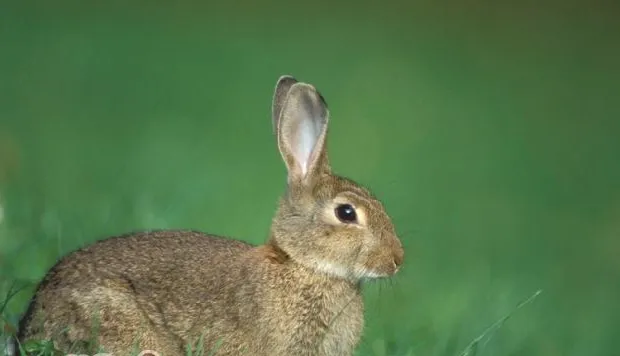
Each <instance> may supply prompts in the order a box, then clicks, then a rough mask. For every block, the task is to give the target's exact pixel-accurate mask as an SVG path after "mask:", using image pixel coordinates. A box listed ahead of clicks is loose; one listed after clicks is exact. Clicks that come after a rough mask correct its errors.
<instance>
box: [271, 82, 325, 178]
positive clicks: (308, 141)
mask: <svg viewBox="0 0 620 356" xmlns="http://www.w3.org/2000/svg"><path fill="white" fill-rule="evenodd" d="M288 83H290V82H288ZM286 84H287V82H286V81H285V82H283V87H282V88H284V87H286ZM283 90H284V89H283ZM279 110H280V115H279V119H278V122H277V128H276V132H277V134H276V138H277V140H278V148H279V149H280V153H281V154H282V158H283V159H284V163H285V164H286V167H287V169H288V181H289V184H302V185H307V184H308V183H310V182H312V180H313V178H315V177H317V176H318V175H320V174H321V173H329V172H330V171H331V169H330V167H329V163H328V159H327V151H326V145H325V143H326V137H327V122H328V120H329V110H328V109H327V104H326V103H325V101H324V99H323V97H322V96H321V94H319V92H318V91H317V90H316V89H315V88H314V86H312V85H310V84H306V83H300V82H298V83H294V84H292V85H291V86H290V88H289V89H288V94H287V95H286V96H285V99H284V101H283V102H281V106H279Z"/></svg>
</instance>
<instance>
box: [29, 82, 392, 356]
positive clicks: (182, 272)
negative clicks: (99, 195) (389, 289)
mask: <svg viewBox="0 0 620 356" xmlns="http://www.w3.org/2000/svg"><path fill="white" fill-rule="evenodd" d="M328 117H329V115H328V110H327V105H326V104H325V102H324V100H323V98H322V97H321V96H320V94H319V93H318V92H317V91H316V90H315V89H314V87H312V86H311V85H308V84H305V83H298V82H297V81H296V80H295V79H293V78H292V77H288V76H285V77H282V78H281V79H280V80H279V81H278V85H277V86H276V91H275V94H274V102H273V123H274V128H275V131H276V139H277V142H278V147H279V149H280V152H281V153H282V157H283V160H284V162H285V164H286V166H287V168H288V172H289V175H288V190H287V192H286V194H285V195H284V196H283V197H282V198H281V200H280V203H279V206H278V209H277V211H276V214H275V217H274V219H273V223H272V229H271V236H270V238H269V239H268V241H267V242H266V243H265V244H264V245H262V246H253V245H250V244H247V243H245V242H241V241H238V240H233V239H227V238H223V237H218V236H213V235H206V234H203V233H201V232H195V231H152V232H137V233H132V234H128V235H124V236H118V237H112V238H108V239H106V240H102V241H99V242H96V243H94V244H92V245H90V246H87V247H84V248H82V249H80V250H78V251H75V252H73V253H71V254H69V255H67V256H66V257H64V258H63V259H61V260H60V261H59V262H58V263H57V264H56V265H55V266H54V267H52V268H51V269H50V271H49V272H48V274H47V275H46V276H45V278H44V279H43V281H42V282H41V283H40V285H39V287H38V289H37V292H36V294H35V296H34V298H33V300H32V302H31V304H30V306H29V308H28V311H27V312H26V314H25V315H24V317H23V319H22V321H21V323H20V330H19V340H21V342H24V341H25V340H27V339H31V338H35V339H53V340H54V343H55V345H56V347H57V348H59V349H60V350H62V351H63V352H69V351H70V349H71V347H72V345H73V347H74V348H73V349H72V350H71V352H73V353H77V352H81V353H83V352H90V353H91V354H94V353H95V352H96V351H97V350H95V349H94V348H93V347H92V345H90V346H89V344H88V340H91V339H93V336H94V339H95V340H96V341H97V343H98V344H99V345H101V346H102V347H103V348H104V349H105V351H106V352H110V353H113V354H114V355H129V354H130V353H132V351H133V352H135V353H137V352H139V351H141V350H147V349H148V350H155V351H157V352H158V353H159V354H161V355H163V356H175V355H184V354H185V348H186V346H187V345H188V344H194V345H197V343H198V340H199V339H200V337H201V336H202V338H203V339H202V340H203V344H204V350H205V353H208V352H209V351H210V350H212V349H213V348H215V347H217V346H216V345H219V347H217V352H216V354H217V355H238V354H245V355H253V356H261V355H264V356H278V355H282V356H284V355H287V356H288V355H299V356H303V355H324V356H346V355H352V354H353V351H354V350H355V347H356V346H357V344H358V342H359V340H360V337H361V334H362V330H363V325H364V319H363V302H362V295H361V289H360V288H361V282H362V280H363V279H365V278H380V277H389V276H391V275H393V274H394V273H396V272H397V270H398V267H399V266H400V265H401V263H402V262H403V249H402V246H401V244H400V241H399V240H398V238H397V237H396V234H395V232H394V227H393V225H392V223H391V221H390V218H389V217H388V215H387V214H386V212H385V210H384V208H383V206H382V205H381V203H380V202H379V201H378V200H377V199H376V198H374V197H373V196H372V195H371V194H370V193H369V192H368V191H367V190H366V189H365V188H363V187H361V186H359V185H358V184H356V183H355V182H353V181H351V180H349V179H346V178H342V177H339V176H336V175H333V174H332V173H331V169H330V167H329V164H328V159H327V153H326V152H327V151H326V147H325V137H326V134H327V121H328ZM308 147H310V148H311V149H310V150H309V151H308V150H307V149H304V148H308ZM342 203H347V204H351V205H353V206H354V207H355V209H356V211H357V214H358V221H357V222H356V223H344V222H341V221H339V220H338V218H337V217H336V215H335V210H334V209H335V207H336V206H337V205H338V204H342ZM93 326H94V327H93ZM67 328H68V330H67ZM65 330H66V331H65ZM63 331H64V332H63Z"/></svg>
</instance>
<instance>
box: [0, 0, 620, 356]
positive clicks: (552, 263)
mask: <svg viewBox="0 0 620 356" xmlns="http://www.w3.org/2000/svg"><path fill="white" fill-rule="evenodd" d="M618 18H620V6H619V5H618V3H617V2H611V1H608V2H605V1H593V2H592V1H591V2H587V1H585V0H584V1H581V2H574V1H569V2H566V1H564V2H559V1H547V2H545V3H536V2H515V1H512V2H501V3H499V2H492V1H490V0H488V1H485V0H479V1H461V2H456V1H443V2H432V1H429V0H422V1H417V2H405V1H394V2H385V3H380V2H371V1H365V0H364V1H358V2H349V3H346V2H341V3H337V2H332V3H330V2H328V1H322V0H319V1H314V2H299V3H292V2H287V1H279V0H276V1H273V2H252V1H247V0H246V1H238V2H229V3H213V2H190V1H180V2H164V1H160V2H158V1H152V2H138V1H132V2H127V3H121V2H118V3H117V2H94V1H90V2H77V1H76V2H44V1H41V2H32V1H11V2H9V1H6V0H0V204H1V206H2V211H3V214H2V216H3V218H2V221H1V222H0V275H1V277H0V278H1V279H2V281H4V284H1V282H0V286H2V287H0V288H4V289H5V290H6V289H7V288H8V285H9V281H12V280H18V281H22V282H29V283H31V284H33V283H37V282H38V281H39V279H40V278H41V277H42V276H43V275H44V273H45V272H46V270H47V269H48V268H49V267H50V266H51V265H52V264H53V263H54V261H55V260H56V258H58V257H59V256H60V255H62V254H64V253H67V252H68V251H70V250H73V249H75V248H78V247H79V246H81V245H83V244H85V243H88V242H91V241H94V240H95V239H100V238H103V237H106V236H108V235H111V234H119V233H124V232H127V231H131V230H138V229H147V228H194V229H200V230H204V231H208V232H212V233H216V234H223V235H227V236H235V237H238V238H241V239H244V240H247V241H251V242H254V243H260V242H262V241H263V240H264V239H265V237H266V236H267V234H268V230H269V225H270V222H271V221H270V219H271V217H272V214H273V212H274V208H275V205H276V201H277V198H278V196H279V194H281V193H282V192H283V190H284V188H285V169H284V165H283V163H282V161H281V159H280V156H279V154H278V152H277V150H276V147H275V143H274V139H273V136H272V131H271V122H270V120H271V118H270V105H271V96H272V90H273V88H274V85H275V82H276V80H277V78H278V77H279V76H280V75H282V74H292V75H294V76H296V77H297V78H298V79H300V80H303V81H308V82H310V83H313V84H315V85H316V86H317V87H318V89H319V90H320V91H321V92H322V93H323V95H324V96H325V98H326V99H327V102H328V104H329V106H330V109H331V113H332V120H331V129H330V130H331V131H330V137H329V140H330V147H329V148H330V154H331V160H332V164H333V166H334V168H335V170H336V171H337V172H339V173H341V174H343V175H345V176H349V177H351V178H353V179H356V180H358V181H359V182H361V183H363V184H366V185H368V186H369V187H370V188H371V189H372V190H373V191H374V192H375V193H376V194H377V195H378V196H380V197H381V198H382V199H383V200H384V202H385V204H386V207H387V209H388V211H389V213H390V214H391V215H392V216H393V219H394V222H395V224H396V225H397V229H398V230H399V231H400V233H401V236H402V240H403V242H404V245H405V248H406V251H407V254H406V265H405V268H404V270H403V271H402V273H401V274H400V276H398V278H396V279H395V280H394V281H393V282H392V283H388V284H373V285H370V286H369V288H368V289H367V291H366V292H367V299H366V300H367V329H366V332H365V334H364V340H363V343H362V345H361V346H360V349H359V355H446V356H447V355H457V354H458V353H459V352H460V351H461V350H463V349H464V348H465V346H466V345H467V344H468V343H469V342H470V341H471V340H472V339H474V338H475V337H476V336H478V335H480V334H481V333H482V331H483V330H484V329H485V328H486V327H487V326H489V325H490V324H492V323H493V322H495V321H496V320H498V319H499V318H501V317H502V316H503V315H505V314H506V313H510V312H511V311H512V310H514V307H515V305H516V304H517V303H518V302H519V301H521V300H523V299H524V298H526V297H527V296H529V295H531V294H532V293H534V292H535V291H536V290H538V289H542V290H543V293H542V294H541V295H540V296H539V297H538V298H537V299H536V300H535V301H534V302H533V303H531V304H529V305H527V306H526V307H524V308H522V309H520V310H519V311H518V312H516V313H515V314H514V315H513V317H512V318H511V319H510V320H509V321H508V322H507V323H506V324H505V325H503V327H502V328H501V329H500V330H499V331H498V332H497V333H495V334H494V335H493V338H492V339H491V341H490V342H488V343H487V344H486V346H485V347H484V349H483V350H479V353H478V355H546V356H555V355H620V351H618V347H617V342H615V341H614V339H615V337H617V336H618V335H619V334H620V304H619V301H620V159H619V155H620V139H619V138H620V104H618V103H617V100H618V97H619V94H620V70H619V64H620V40H619V34H620V21H618ZM32 290H33V289H32V287H31V288H29V289H27V290H26V291H24V292H23V293H21V294H19V295H18V296H17V297H16V298H14V299H13V300H12V302H11V303H10V304H9V307H8V309H7V311H6V314H7V315H8V318H9V319H11V318H12V320H16V318H17V317H18V316H19V314H20V313H21V312H22V311H23V310H24V308H25V306H26V303H27V302H28V299H29V297H30V296H31V293H32ZM0 292H1V291H0Z"/></svg>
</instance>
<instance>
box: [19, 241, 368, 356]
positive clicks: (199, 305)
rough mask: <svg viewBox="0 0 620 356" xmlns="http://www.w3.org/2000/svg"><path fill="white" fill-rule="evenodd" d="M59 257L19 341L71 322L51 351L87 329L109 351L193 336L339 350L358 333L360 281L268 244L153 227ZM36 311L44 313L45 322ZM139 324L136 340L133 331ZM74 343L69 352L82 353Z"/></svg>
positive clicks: (257, 346)
mask: <svg viewBox="0 0 620 356" xmlns="http://www.w3.org/2000/svg"><path fill="white" fill-rule="evenodd" d="M154 250H156V251H158V252H157V258H153V251H154ZM68 257H69V258H64V259H63V260H61V261H60V262H59V263H58V264H57V265H56V266H54V268H53V269H52V270H51V271H50V273H48V276H47V278H46V279H45V280H44V282H43V283H42V284H41V286H40V288H39V290H40V291H39V292H38V293H37V302H35V303H33V309H32V310H31V313H32V314H31V315H27V316H26V317H25V318H24V321H27V322H28V325H29V326H28V327H26V328H25V329H23V334H22V335H21V337H20V339H23V338H36V339H51V338H52V336H54V335H62V332H63V330H64V329H65V328H66V327H67V326H69V325H70V326H72V330H68V331H67V332H66V333H65V334H64V336H60V337H57V339H56V340H57V347H58V348H59V349H60V350H66V351H68V350H70V348H71V345H72V344H74V343H75V342H76V341H80V340H90V335H91V334H90V333H91V332H94V333H96V334H97V335H98V337H99V340H98V341H99V342H100V343H101V344H102V345H105V349H106V351H107V352H110V353H112V354H114V355H125V354H126V353H127V352H129V351H131V350H132V349H134V348H137V350H138V351H141V350H144V349H150V350H154V351H157V352H159V353H160V354H162V355H171V356H172V355H182V354H185V350H186V348H187V345H189V344H195V345H196V346H197V344H198V340H199V339H200V338H201V337H202V344H203V345H204V346H203V350H204V351H205V354H209V351H211V350H212V349H217V350H218V355H219V354H230V355H237V354H247V355H274V356H277V355H346V354H350V353H351V350H352V348H353V347H354V345H355V343H356V342H357V340H358V339H359V337H360V334H361V331H362V325H363V313H362V300H361V295H360V288H359V284H356V283H351V282H350V281H346V280H342V279H338V278H332V277H330V276H328V275H326V274H317V273H315V272H314V271H311V270H308V269H307V268H305V267H303V266H299V265H297V264H296V263H295V262H294V261H292V260H291V259H289V258H287V257H286V256H285V255H284V254H283V253H282V252H281V251H278V250H277V248H275V247H272V246H252V245H249V244H246V243H243V242H240V241H236V240H231V239H224V238H221V237H217V236H209V235H205V234H203V233H200V232H193V231H153V232H142V233H136V234H133V235H127V236H121V237H115V238H111V239H107V240H103V241H100V242H97V243H95V244H94V245H91V246H88V247H86V248H84V249H82V250H79V251H76V252H75V253H73V254H71V255H69V256H68ZM199 266H202V267H200V268H197V267H199ZM248 280H250V281H253V282H252V283H248V282H247V281H248ZM282 285H295V286H297V287H298V288H290V289H282V288H281V287H280V286H282ZM51 286H53V288H50V287H51ZM46 300H54V301H55V302H54V303H53V304H51V305H46V303H45V302H44V301H46ZM40 301H43V303H41V302H40ZM93 312H94V314H98V315H94V316H93V315H92V314H93ZM40 313H45V315H42V314H41V315H39V314H40ZM274 316H275V317H274ZM38 318H45V319H47V320H48V321H47V324H46V325H45V327H44V328H41V324H40V323H37V322H36V321H37V319H38ZM94 320H95V322H96V323H97V324H98V325H97V326H95V327H94V325H93V321H94ZM330 324H331V325H330ZM291 325H294V326H295V328H291ZM139 328H142V330H138V329H139ZM138 332H139V334H141V335H142V337H143V338H144V340H142V341H140V340H135V339H134V337H135V335H136V334H137V333H138ZM149 336H150V337H149ZM161 340H164V341H161ZM153 341H155V343H153ZM283 345H286V347H282V346H283ZM80 346H82V347H84V346H85V345H80V344H77V345H75V346H74V350H73V351H72V352H73V353H78V352H77V351H79V352H86V351H87V350H85V349H83V348H82V347H80ZM312 349H314V350H315V351H314V352H313V351H312ZM244 350H245V352H243V351H244ZM88 351H91V352H93V350H88Z"/></svg>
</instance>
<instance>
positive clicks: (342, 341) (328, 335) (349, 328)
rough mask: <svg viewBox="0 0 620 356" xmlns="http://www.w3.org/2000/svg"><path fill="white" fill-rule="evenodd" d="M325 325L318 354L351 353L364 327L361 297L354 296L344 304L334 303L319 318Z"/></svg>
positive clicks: (329, 355) (334, 355) (326, 355)
mask: <svg viewBox="0 0 620 356" xmlns="http://www.w3.org/2000/svg"><path fill="white" fill-rule="evenodd" d="M321 319H322V320H323V321H324V322H327V325H326V327H325V329H324V333H323V336H322V337H321V339H320V340H321V341H320V345H321V346H320V354H321V355H325V356H332V355H333V356H336V355H338V356H340V355H352V354H353V351H354V350H355V347H356V346H357V344H358V342H359V340H360V338H361V334H362V330H363V327H364V315H363V305H362V300H361V298H358V296H355V297H354V299H353V300H350V301H349V302H347V303H346V304H344V305H340V304H337V305H334V306H333V308H329V309H328V310H326V311H325V316H324V317H322V318H321Z"/></svg>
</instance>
